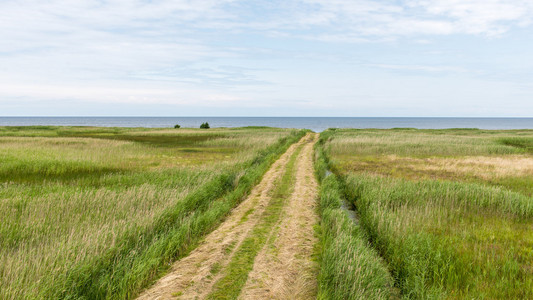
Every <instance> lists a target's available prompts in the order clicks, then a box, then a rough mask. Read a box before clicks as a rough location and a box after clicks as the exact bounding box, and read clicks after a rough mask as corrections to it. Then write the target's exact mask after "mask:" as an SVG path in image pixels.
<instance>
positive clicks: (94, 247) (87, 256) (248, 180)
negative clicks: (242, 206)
mask: <svg viewBox="0 0 533 300" xmlns="http://www.w3.org/2000/svg"><path fill="white" fill-rule="evenodd" d="M302 134H303V133H302V132H300V131H298V130H283V129H273V128H262V129H257V128H254V129H248V128H236V129H211V130H209V131H204V130H199V129H180V130H179V131H176V130H174V129H141V128H84V127H2V128H0V161H1V164H0V185H1V188H0V200H1V201H0V215H2V222H1V223H0V237H1V238H0V274H1V276H0V298H1V299H12V298H90V299H97V298H115V299H122V298H129V297H131V296H132V295H135V294H136V293H138V292H139V290H140V289H141V288H142V287H144V286H145V285H146V284H148V283H150V282H151V281H152V280H153V279H155V278H156V277H157V275H158V274H160V273H161V271H163V270H164V269H165V268H166V267H167V266H168V263H170V262H172V261H173V260H175V259H177V258H179V257H181V256H183V255H185V254H186V253H187V252H188V251H190V250H191V249H192V248H194V246H195V245H196V243H197V241H198V240H199V238H201V236H203V235H205V234H206V233H207V232H209V231H211V230H212V229H213V228H214V227H215V226H216V225H217V224H218V223H219V222H220V221H221V219H222V217H224V216H225V215H226V214H227V213H228V212H229V211H230V210H231V208H232V207H234V206H235V205H236V204H238V203H239V202H240V200H241V199H242V198H243V197H244V196H245V195H246V194H247V193H248V192H249V191H250V189H251V188H252V187H253V186H254V185H255V184H256V183H257V182H258V180H259V179H260V178H261V176H262V174H263V173H264V172H265V171H266V170H267V169H268V167H269V165H270V164H271V163H272V162H273V161H274V160H275V159H276V158H277V157H278V156H279V155H281V154H282V153H283V152H284V151H285V149H286V148H287V147H288V146H289V145H290V144H292V143H294V142H295V141H297V140H298V139H299V138H300V137H301V136H302Z"/></svg>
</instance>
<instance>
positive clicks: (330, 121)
mask: <svg viewBox="0 0 533 300" xmlns="http://www.w3.org/2000/svg"><path fill="white" fill-rule="evenodd" d="M203 122H209V124H210V125H211V127H213V128H216V127H246V126H269V127H281V128H298V129H303V128H307V129H311V130H313V131H316V132H321V131H324V130H325V129H327V128H378V129H387V128H418V129H447V128H478V129H501V130H503V129H533V118H480V117H473V118H465V117H460V118H456V117H201V116H200V117H0V126H35V125H44V126H46V125H48V126H99V127H149V128H164V127H173V126H174V125H175V124H180V125H181V126H182V127H193V128H196V127H198V126H200V124H202V123H203Z"/></svg>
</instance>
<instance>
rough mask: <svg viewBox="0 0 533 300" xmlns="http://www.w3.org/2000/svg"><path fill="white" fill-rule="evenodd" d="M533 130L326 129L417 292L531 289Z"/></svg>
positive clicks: (399, 277)
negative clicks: (532, 148) (532, 167)
mask: <svg viewBox="0 0 533 300" xmlns="http://www.w3.org/2000/svg"><path fill="white" fill-rule="evenodd" d="M532 136H533V131H531V130H516V131H503V130H499V131H487V130H464V129H454V130H415V129H394V130H336V131H327V132H325V133H323V134H322V138H323V139H324V140H325V141H326V142H325V145H324V149H325V151H326V154H327V157H328V158H329V159H330V166H331V168H332V170H334V173H335V174H336V175H337V176H338V178H339V179H340V182H341V183H340V186H341V189H342V190H343V193H342V195H344V196H345V197H346V198H347V199H348V200H349V201H350V202H352V203H354V205H355V207H356V209H357V213H358V215H359V224H360V226H361V228H362V230H363V231H364V232H365V234H366V237H367V239H368V241H369V243H370V245H372V247H373V249H375V251H377V253H379V255H380V256H381V257H382V258H383V259H384V261H385V262H386V264H387V266H388V269H389V270H390V272H391V275H392V277H393V278H394V284H395V286H396V287H397V288H398V289H399V290H400V296H401V297H403V298H412V299H442V298H449V299H474V298H475V299H529V298H533V269H532V268H531V265H533V252H532V251H531V249H532V246H533V233H532V232H533V231H531V228H532V226H533V198H531V195H532V191H533V180H531V178H532V173H531V172H533V170H532V169H531V167H530V166H531V165H533V157H532V156H531V152H530V150H529V148H528V147H529V146H528V145H529V142H530V141H531V138H532Z"/></svg>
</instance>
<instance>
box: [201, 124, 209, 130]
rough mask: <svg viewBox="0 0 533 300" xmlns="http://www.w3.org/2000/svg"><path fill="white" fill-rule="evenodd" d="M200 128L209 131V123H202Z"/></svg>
mask: <svg viewBox="0 0 533 300" xmlns="http://www.w3.org/2000/svg"><path fill="white" fill-rule="evenodd" d="M200 128H202V129H209V128H210V127H209V123H207V122H205V123H202V125H200Z"/></svg>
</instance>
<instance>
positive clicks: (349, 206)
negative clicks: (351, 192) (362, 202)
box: [326, 169, 359, 225]
mask: <svg viewBox="0 0 533 300" xmlns="http://www.w3.org/2000/svg"><path fill="white" fill-rule="evenodd" d="M332 174H333V172H331V171H330V170H329V169H328V170H326V177H328V176H330V175H332ZM341 208H342V210H344V211H345V212H346V214H347V215H348V218H350V220H352V221H353V222H354V223H355V224H357V225H359V216H358V215H357V210H356V209H355V205H354V204H353V203H351V202H349V201H348V200H346V197H342V203H341Z"/></svg>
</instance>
